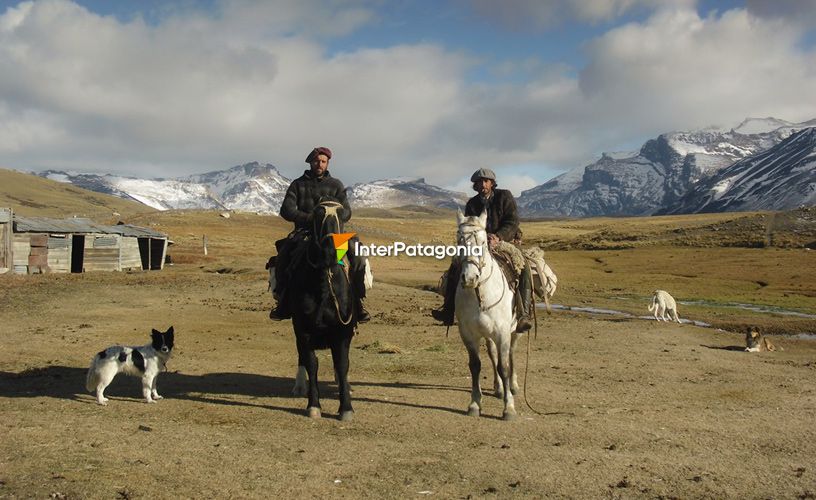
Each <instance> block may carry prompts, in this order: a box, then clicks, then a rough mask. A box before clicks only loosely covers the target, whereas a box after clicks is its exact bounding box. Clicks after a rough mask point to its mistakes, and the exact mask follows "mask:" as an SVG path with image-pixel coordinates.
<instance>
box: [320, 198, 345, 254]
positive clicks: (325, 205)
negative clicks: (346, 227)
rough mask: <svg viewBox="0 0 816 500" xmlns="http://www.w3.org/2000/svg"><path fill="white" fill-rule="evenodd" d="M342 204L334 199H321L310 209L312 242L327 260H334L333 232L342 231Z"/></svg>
mask: <svg viewBox="0 0 816 500" xmlns="http://www.w3.org/2000/svg"><path fill="white" fill-rule="evenodd" d="M344 210H345V208H343V205H342V204H341V203H340V202H338V201H336V200H332V199H329V200H321V201H320V203H318V204H317V206H315V208H314V210H313V211H312V234H313V236H314V242H315V244H316V245H317V246H318V248H319V249H320V250H321V251H322V253H323V254H324V256H325V257H326V261H327V262H336V261H337V256H336V253H335V248H334V240H333V239H332V235H333V234H339V233H342V232H343V221H342V217H343V211H344Z"/></svg>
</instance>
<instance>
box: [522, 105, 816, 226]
mask: <svg viewBox="0 0 816 500" xmlns="http://www.w3.org/2000/svg"><path fill="white" fill-rule="evenodd" d="M814 126H816V120H811V121H808V122H804V123H796V124H794V123H789V122H786V121H783V120H779V119H776V118H764V119H747V120H745V121H743V122H742V123H741V124H740V125H739V126H737V127H735V128H733V129H730V130H722V129H717V128H708V129H703V130H698V131H693V132H671V133H666V134H661V135H660V136H658V137H656V138H654V139H651V140H649V141H646V143H645V144H644V145H643V146H642V147H641V148H640V150H639V151H637V152H635V153H628V154H627V153H611V154H610V153H604V154H603V155H602V156H601V158H600V159H599V160H598V161H596V162H595V163H592V164H590V165H587V166H584V167H580V168H577V169H574V170H571V171H568V172H565V173H564V174H561V175H560V176H558V177H555V178H553V179H552V180H550V181H548V182H546V183H544V184H542V185H540V186H536V187H534V188H532V189H529V190H526V191H523V192H522V193H521V196H520V197H519V199H518V205H519V208H520V211H521V212H522V213H523V214H525V215H527V216H568V217H590V216H601V215H606V216H636V215H652V214H655V213H679V212H678V210H682V211H683V212H688V211H691V212H693V211H696V210H698V208H697V207H696V206H693V203H694V202H693V199H698V198H697V197H695V196H693V195H692V194H691V193H700V192H701V191H702V193H700V194H699V198H700V199H701V198H703V197H705V196H706V194H705V193H707V191H708V190H710V189H711V187H709V186H708V184H707V183H706V182H705V181H706V180H707V179H711V178H713V177H714V176H716V175H717V173H718V172H720V171H721V170H722V169H725V168H727V167H729V166H731V165H733V164H734V163H735V162H739V161H742V160H747V159H749V158H754V157H756V156H757V155H760V154H763V153H764V152H770V151H771V150H773V151H776V152H780V153H781V152H782V151H783V150H781V149H773V148H774V147H775V146H777V145H779V144H781V143H783V142H784V141H786V140H788V138H790V137H791V136H792V135H793V134H795V133H796V132H797V131H801V130H803V129H807V128H809V127H814ZM796 147H797V148H801V149H802V155H803V157H807V156H808V154H809V153H808V151H809V152H810V153H812V152H813V151H814V145H813V144H810V145H808V143H807V141H806V140H800V141H798V142H797V146H796ZM808 148H810V149H808ZM784 151H788V150H787V149H785V150H784ZM773 154H775V153H771V155H773ZM811 159H812V157H811ZM807 165H808V162H805V164H803V165H802V172H801V173H802V175H800V176H798V177H797V180H796V182H797V183H804V184H805V185H807V184H808V183H813V182H816V171H815V169H814V168H813V164H812V163H810V165H811V166H810V168H808V167H807ZM785 173H786V172H785V171H782V170H779V171H775V172H774V173H773V174H771V175H772V176H784V175H785ZM746 179H747V178H746ZM736 180H737V181H739V179H736ZM783 180H784V179H776V180H774V179H770V178H769V179H767V182H770V183H774V184H779V183H782V182H783ZM733 187H734V186H732V188H733ZM793 191H794V192H799V191H807V187H806V186H805V187H800V188H797V189H794V190H793ZM733 192H734V193H737V192H740V191H733ZM756 194H757V193H756V192H744V193H742V195H743V196H747V197H751V196H754V195H756ZM681 200H684V201H683V202H682V203H681ZM806 200H807V198H806V197H798V198H797V197H795V196H792V197H791V198H790V199H786V200H783V199H777V200H775V202H774V203H772V204H769V205H770V206H767V208H768V209H773V210H779V209H783V208H787V207H788V206H790V204H791V203H795V204H796V206H798V204H801V203H806ZM755 205H757V201H756V200H747V199H746V200H745V202H744V204H743V205H742V206H746V207H749V206H755ZM681 206H682V207H683V208H680V207H681ZM731 206H732V207H736V206H738V205H735V204H732V205H731ZM730 209H731V210H735V209H736V208H730ZM743 210H748V208H744V209H743Z"/></svg>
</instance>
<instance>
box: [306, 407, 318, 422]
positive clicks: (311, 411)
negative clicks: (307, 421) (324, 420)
mask: <svg viewBox="0 0 816 500" xmlns="http://www.w3.org/2000/svg"><path fill="white" fill-rule="evenodd" d="M308 411H309V418H314V419H318V418H320V408H315V407H314V406H310V407H309V409H308Z"/></svg>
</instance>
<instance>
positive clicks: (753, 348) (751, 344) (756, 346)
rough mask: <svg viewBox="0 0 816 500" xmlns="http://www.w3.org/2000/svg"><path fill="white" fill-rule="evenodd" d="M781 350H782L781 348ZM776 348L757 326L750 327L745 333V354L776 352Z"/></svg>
mask: <svg viewBox="0 0 816 500" xmlns="http://www.w3.org/2000/svg"><path fill="white" fill-rule="evenodd" d="M780 349H781V348H780ZM775 350H776V347H775V346H774V345H773V344H772V343H771V341H770V340H768V338H767V337H765V335H763V334H762V333H761V332H760V331H759V328H758V327H756V326H751V327H748V330H746V332H745V352H765V351H775Z"/></svg>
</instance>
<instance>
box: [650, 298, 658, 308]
mask: <svg viewBox="0 0 816 500" xmlns="http://www.w3.org/2000/svg"><path fill="white" fill-rule="evenodd" d="M655 307H657V295H655V296H654V297H652V303H651V304H650V305H649V310H650V311H654V308H655Z"/></svg>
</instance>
